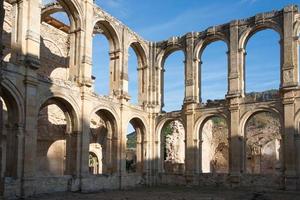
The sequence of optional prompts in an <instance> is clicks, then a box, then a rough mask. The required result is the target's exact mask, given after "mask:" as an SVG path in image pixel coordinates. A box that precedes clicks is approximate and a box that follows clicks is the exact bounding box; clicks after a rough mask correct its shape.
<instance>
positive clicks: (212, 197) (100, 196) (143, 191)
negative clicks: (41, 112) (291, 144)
mask: <svg viewBox="0 0 300 200" xmlns="http://www.w3.org/2000/svg"><path fill="white" fill-rule="evenodd" d="M28 200H300V191H298V192H295V191H263V190H262V191H251V190H249V189H248V190H247V189H234V190H228V189H218V188H196V187H195V188H187V187H159V188H138V189H134V190H126V191H103V192H99V193H89V194H82V193H56V194H51V195H40V196H36V197H34V198H29V199H28Z"/></svg>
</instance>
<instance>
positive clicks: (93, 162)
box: [89, 152, 101, 174]
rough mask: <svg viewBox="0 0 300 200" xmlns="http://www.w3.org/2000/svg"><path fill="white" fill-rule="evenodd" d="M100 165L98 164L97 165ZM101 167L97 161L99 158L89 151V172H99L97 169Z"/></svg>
mask: <svg viewBox="0 0 300 200" xmlns="http://www.w3.org/2000/svg"><path fill="white" fill-rule="evenodd" d="M99 165H100V166H99ZM100 168H101V163H100V162H99V158H98V157H97V155H96V154H95V153H93V152H90V153H89V172H90V173H91V174H99V170H100Z"/></svg>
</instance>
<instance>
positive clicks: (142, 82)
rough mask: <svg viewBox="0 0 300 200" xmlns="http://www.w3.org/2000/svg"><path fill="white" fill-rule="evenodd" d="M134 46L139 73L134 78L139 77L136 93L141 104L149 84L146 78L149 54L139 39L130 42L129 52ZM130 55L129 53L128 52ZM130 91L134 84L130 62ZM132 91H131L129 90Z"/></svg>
mask: <svg viewBox="0 0 300 200" xmlns="http://www.w3.org/2000/svg"><path fill="white" fill-rule="evenodd" d="M130 48H132V50H133V51H134V53H135V55H136V58H137V65H138V66H136V67H137V69H136V70H137V74H135V73H134V74H135V76H137V77H134V79H136V78H137V83H138V84H137V85H138V86H137V89H136V90H135V93H137V94H136V97H137V102H138V103H139V105H142V104H143V102H144V101H145V100H146V95H145V93H146V90H147V85H146V79H147V76H146V75H147V74H146V68H147V66H148V64H147V55H146V51H145V48H144V47H143V45H142V43H141V42H140V41H137V40H133V41H131V42H130V43H129V45H128V52H129V49H130ZM128 55H129V54H128ZM128 60H129V57H128ZM127 70H128V72H127V73H128V81H129V83H128V86H129V88H128V91H129V90H130V86H133V85H132V82H131V81H132V80H133V79H132V77H131V76H130V65H129V63H128V69H127ZM129 93H130V91H129ZM129 95H132V94H129Z"/></svg>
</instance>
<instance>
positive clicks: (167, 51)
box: [156, 43, 186, 108]
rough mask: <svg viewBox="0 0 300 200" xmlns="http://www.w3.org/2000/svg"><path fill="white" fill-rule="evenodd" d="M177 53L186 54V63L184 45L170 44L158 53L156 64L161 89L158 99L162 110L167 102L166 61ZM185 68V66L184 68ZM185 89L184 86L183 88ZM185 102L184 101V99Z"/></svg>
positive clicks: (183, 76)
mask: <svg viewBox="0 0 300 200" xmlns="http://www.w3.org/2000/svg"><path fill="white" fill-rule="evenodd" d="M176 51H181V52H183V54H184V61H185V60H186V51H185V49H184V45H183V44H180V43H174V44H169V45H168V46H167V47H165V48H163V49H161V51H160V52H159V53H158V55H157V57H156V62H157V66H158V81H157V82H158V85H159V87H160V90H158V91H160V92H159V94H158V98H159V100H160V102H161V108H163V107H164V104H165V103H164V102H165V90H164V83H165V81H164V80H165V76H164V72H165V67H164V65H165V61H166V59H167V58H168V57H169V56H170V55H171V54H172V53H174V52H176ZM184 68H185V66H184ZM182 78H183V80H185V75H184V74H183V75H182ZM183 87H184V86H183ZM183 91H184V90H183ZM182 101H183V99H182Z"/></svg>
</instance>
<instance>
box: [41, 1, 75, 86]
mask: <svg viewBox="0 0 300 200" xmlns="http://www.w3.org/2000/svg"><path fill="white" fill-rule="evenodd" d="M46 3H49V1H46ZM50 3H55V4H57V7H59V6H60V4H59V3H58V1H51V2H50ZM53 5H54V4H53ZM47 6H49V7H47ZM50 8H51V5H45V6H44V8H43V9H42V20H41V44H40V61H41V65H40V66H41V67H40V68H39V69H38V71H37V73H38V74H39V76H40V77H41V78H44V79H47V80H48V79H51V80H52V81H55V80H57V79H60V80H69V79H70V66H71V65H72V63H73V61H72V62H71V60H70V56H71V54H73V53H72V51H73V50H74V49H75V47H74V43H75V42H74V36H73V35H74V34H73V35H72V34H71V33H70V32H71V20H70V18H69V16H68V14H67V12H66V10H65V9H64V8H63V7H60V9H57V10H56V9H55V8H53V10H51V9H50ZM47 9H49V11H48V10H47Z"/></svg>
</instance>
